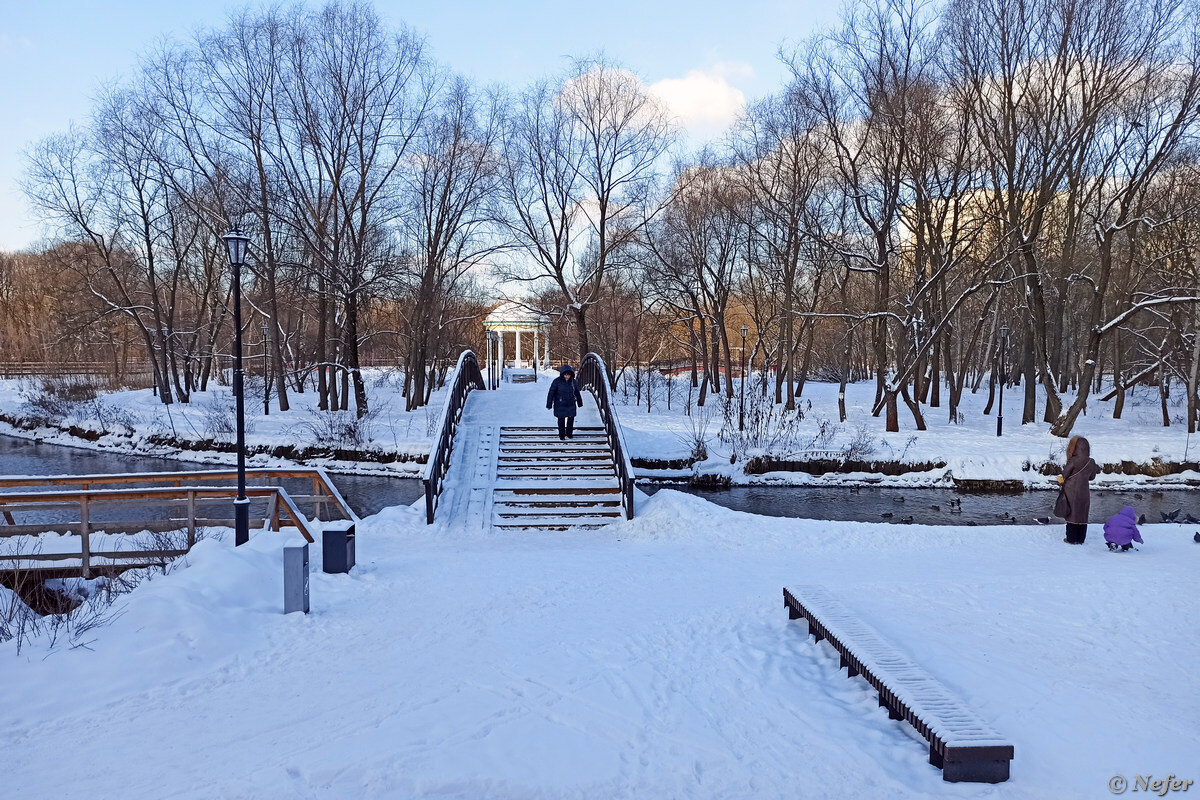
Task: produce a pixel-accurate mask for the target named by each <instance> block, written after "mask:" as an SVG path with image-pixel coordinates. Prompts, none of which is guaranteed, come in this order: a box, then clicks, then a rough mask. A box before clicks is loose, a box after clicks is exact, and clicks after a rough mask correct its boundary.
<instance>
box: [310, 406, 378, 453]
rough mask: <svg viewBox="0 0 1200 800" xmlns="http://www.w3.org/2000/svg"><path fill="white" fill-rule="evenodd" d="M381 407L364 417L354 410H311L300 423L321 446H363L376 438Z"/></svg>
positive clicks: (313, 440)
mask: <svg viewBox="0 0 1200 800" xmlns="http://www.w3.org/2000/svg"><path fill="white" fill-rule="evenodd" d="M380 413H381V408H380V407H376V408H372V409H371V410H370V411H369V412H367V413H366V414H365V415H363V416H362V417H359V416H357V415H356V414H355V413H354V412H353V411H319V410H310V411H309V412H308V417H307V419H305V420H304V421H303V422H301V423H299V425H300V427H301V428H302V429H303V430H304V431H305V432H306V433H307V434H308V437H307V438H308V439H309V440H310V441H312V442H313V443H314V444H316V445H318V446H320V447H340V448H353V447H362V446H363V445H365V444H367V443H368V442H372V441H374V440H375V435H374V429H375V423H376V422H377V421H378V419H379V417H380Z"/></svg>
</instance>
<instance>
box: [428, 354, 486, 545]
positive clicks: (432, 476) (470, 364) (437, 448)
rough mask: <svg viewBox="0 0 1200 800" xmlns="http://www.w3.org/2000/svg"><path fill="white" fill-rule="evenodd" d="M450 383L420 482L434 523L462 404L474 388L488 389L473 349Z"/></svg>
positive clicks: (429, 520) (431, 522)
mask: <svg viewBox="0 0 1200 800" xmlns="http://www.w3.org/2000/svg"><path fill="white" fill-rule="evenodd" d="M448 382H449V384H450V391H449V392H447V393H446V402H445V404H444V405H443V406H442V415H441V417H440V418H439V420H438V423H437V427H436V428H435V429H434V430H435V431H436V433H435V436H436V437H437V438H435V439H434V440H433V443H432V444H431V445H430V448H429V461H427V462H426V463H425V470H424V472H422V473H421V483H422V484H423V485H424V486H425V522H426V523H427V524H429V525H432V524H433V515H434V512H435V511H437V505H438V499H439V498H440V497H441V494H442V484H443V482H444V481H445V479H446V472H447V471H448V470H449V469H450V452H451V450H453V449H454V432H455V431H456V430H457V429H458V423H459V420H461V419H462V413H463V406H464V405H466V402H467V395H468V394H470V392H471V390H472V389H483V388H486V387H485V386H484V383H483V374H482V373H481V372H480V371H479V359H478V358H477V357H476V355H475V353H474V352H473V351H471V350H464V351H463V352H462V355H460V356H459V357H458V363H457V364H456V365H455V366H454V372H453V374H451V375H450V377H449V379H448Z"/></svg>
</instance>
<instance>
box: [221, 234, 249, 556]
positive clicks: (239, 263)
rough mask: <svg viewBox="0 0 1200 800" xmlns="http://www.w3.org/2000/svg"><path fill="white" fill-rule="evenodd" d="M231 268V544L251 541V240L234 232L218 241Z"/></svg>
mask: <svg viewBox="0 0 1200 800" xmlns="http://www.w3.org/2000/svg"><path fill="white" fill-rule="evenodd" d="M221 238H223V239H224V240H225V252H226V253H227V254H228V255H229V266H231V267H233V394H234V397H236V398H237V499H236V500H234V501H233V543H234V545H242V544H245V543H246V542H248V541H250V501H249V500H248V499H247V498H246V404H245V401H246V392H245V385H244V382H245V377H244V375H243V373H242V267H243V266H244V265H245V264H246V251H247V250H248V249H249V247H250V237H249V236H247V235H246V234H245V233H243V232H242V230H241V229H240V228H234V229H232V230H231V231H229V233H227V234H225V235H224V236H223V237H221Z"/></svg>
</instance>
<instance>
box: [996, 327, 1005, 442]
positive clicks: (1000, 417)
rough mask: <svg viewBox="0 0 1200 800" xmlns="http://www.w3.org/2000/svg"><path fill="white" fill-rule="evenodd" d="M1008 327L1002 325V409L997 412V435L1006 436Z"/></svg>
mask: <svg viewBox="0 0 1200 800" xmlns="http://www.w3.org/2000/svg"><path fill="white" fill-rule="evenodd" d="M1007 355H1008V325H1005V324H1003V323H1002V324H1001V325H1000V408H999V409H998V410H997V411H996V435H997V436H1003V435H1004V384H1005V382H1007V381H1008V372H1007V367H1008V365H1007V363H1006V360H1005V356H1007Z"/></svg>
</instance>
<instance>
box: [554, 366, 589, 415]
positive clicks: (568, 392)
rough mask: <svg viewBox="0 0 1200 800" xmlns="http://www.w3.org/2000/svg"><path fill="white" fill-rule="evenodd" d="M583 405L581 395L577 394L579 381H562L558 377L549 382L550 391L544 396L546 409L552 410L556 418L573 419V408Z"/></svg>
mask: <svg viewBox="0 0 1200 800" xmlns="http://www.w3.org/2000/svg"><path fill="white" fill-rule="evenodd" d="M582 405H583V395H581V394H580V393H579V381H578V380H575V379H572V380H570V381H568V380H564V379H563V377H562V376H561V375H559V376H558V377H557V378H555V379H554V380H552V381H550V391H549V393H548V394H547V395H546V408H553V409H554V416H556V417H573V416H575V408H576V407H577V406H582Z"/></svg>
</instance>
